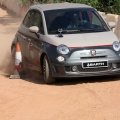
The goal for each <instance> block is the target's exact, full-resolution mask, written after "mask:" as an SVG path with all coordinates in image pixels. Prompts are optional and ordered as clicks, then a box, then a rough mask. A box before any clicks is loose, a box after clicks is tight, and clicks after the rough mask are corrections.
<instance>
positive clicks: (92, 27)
mask: <svg viewBox="0 0 120 120" xmlns="http://www.w3.org/2000/svg"><path fill="white" fill-rule="evenodd" d="M44 14H45V19H46V24H47V30H48V33H49V34H55V33H57V32H58V30H59V29H62V30H63V33H66V34H70V33H81V32H82V33H86V32H102V31H108V30H109V28H108V27H107V25H106V23H105V22H104V21H103V19H102V18H101V16H100V15H99V14H98V13H97V12H96V11H95V10H94V9H91V8H89V9H86V8H85V9H78V8H77V9H61V10H50V11H45V12H44Z"/></svg>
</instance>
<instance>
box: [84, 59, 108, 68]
mask: <svg viewBox="0 0 120 120" xmlns="http://www.w3.org/2000/svg"><path fill="white" fill-rule="evenodd" d="M82 67H83V68H99V67H108V62H107V61H99V62H84V63H82Z"/></svg>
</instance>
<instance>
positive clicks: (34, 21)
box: [23, 10, 44, 34]
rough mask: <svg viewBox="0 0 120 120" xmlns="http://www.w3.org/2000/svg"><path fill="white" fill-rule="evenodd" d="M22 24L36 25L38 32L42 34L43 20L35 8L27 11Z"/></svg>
mask: <svg viewBox="0 0 120 120" xmlns="http://www.w3.org/2000/svg"><path fill="white" fill-rule="evenodd" d="M23 24H24V25H25V26H26V27H28V28H29V27H31V26H37V27H38V28H39V29H40V31H39V32H40V33H41V34H44V27H43V20H42V15H41V14H40V12H38V11H36V10H32V11H29V12H28V14H27V15H26V17H25V19H24V21H23Z"/></svg>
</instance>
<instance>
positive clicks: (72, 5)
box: [31, 3, 92, 11]
mask: <svg viewBox="0 0 120 120" xmlns="http://www.w3.org/2000/svg"><path fill="white" fill-rule="evenodd" d="M31 8H39V9H41V10H42V11H46V10H55V9H67V8H68V9H69V8H92V7H91V6H88V5H85V4H78V3H51V4H37V5H33V6H31Z"/></svg>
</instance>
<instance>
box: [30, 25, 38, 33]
mask: <svg viewBox="0 0 120 120" xmlns="http://www.w3.org/2000/svg"><path fill="white" fill-rule="evenodd" d="M29 31H30V32H33V33H38V31H39V28H38V27H37V26H32V27H29Z"/></svg>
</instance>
